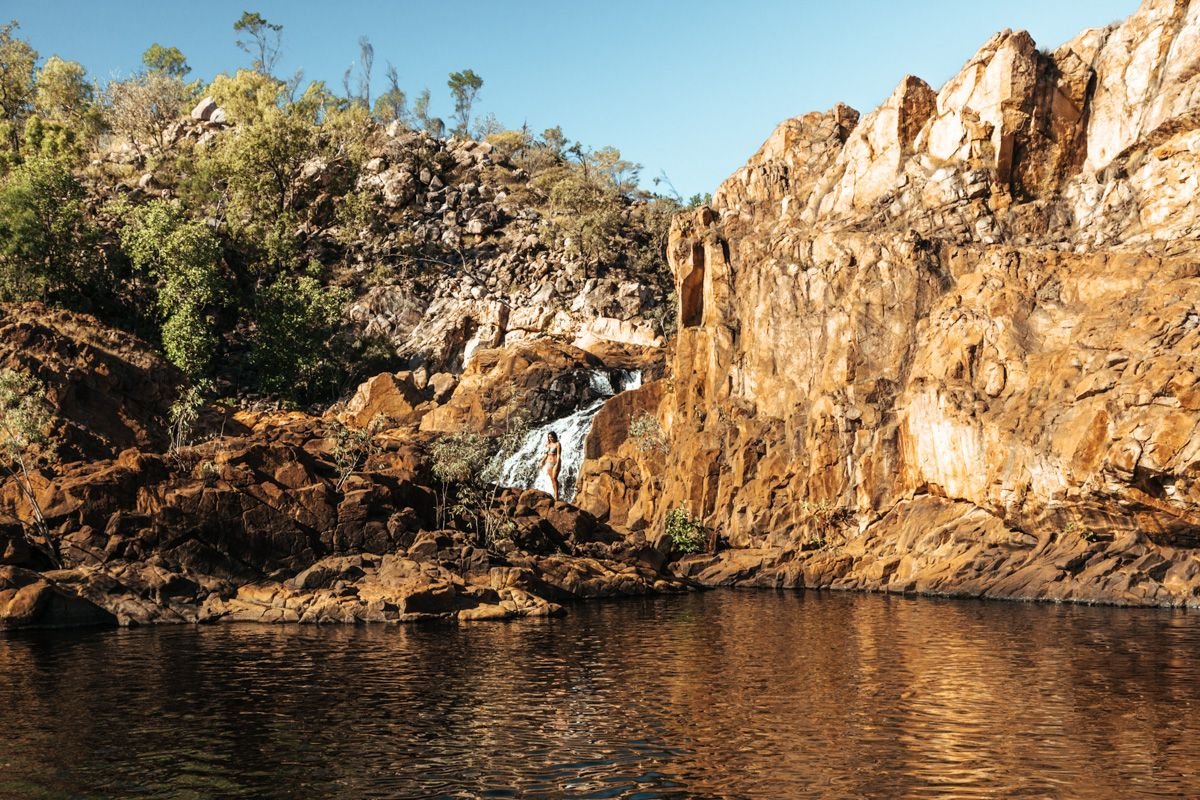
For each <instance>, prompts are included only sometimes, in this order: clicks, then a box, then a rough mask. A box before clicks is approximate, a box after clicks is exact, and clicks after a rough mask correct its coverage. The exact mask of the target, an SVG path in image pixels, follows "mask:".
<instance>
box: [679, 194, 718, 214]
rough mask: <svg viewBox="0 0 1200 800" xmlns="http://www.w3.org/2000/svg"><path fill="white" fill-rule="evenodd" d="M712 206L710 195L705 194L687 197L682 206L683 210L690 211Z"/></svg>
mask: <svg viewBox="0 0 1200 800" xmlns="http://www.w3.org/2000/svg"><path fill="white" fill-rule="evenodd" d="M708 205H712V193H711V192H705V193H704V194H694V195H692V196H691V197H689V198H688V199H687V200H686V201H685V202H684V204H683V207H684V208H685V209H688V210H691V209H694V208H700V207H701V206H708Z"/></svg>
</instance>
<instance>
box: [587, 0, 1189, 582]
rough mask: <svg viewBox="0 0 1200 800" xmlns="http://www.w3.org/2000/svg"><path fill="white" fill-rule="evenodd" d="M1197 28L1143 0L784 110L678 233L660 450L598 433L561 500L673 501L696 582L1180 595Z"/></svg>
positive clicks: (638, 515) (603, 503)
mask: <svg viewBox="0 0 1200 800" xmlns="http://www.w3.org/2000/svg"><path fill="white" fill-rule="evenodd" d="M1198 37H1200V6H1198V5H1195V4H1189V3H1188V2H1186V1H1185V0H1179V1H1178V2H1176V1H1174V0H1147V2H1145V3H1144V4H1143V5H1142V7H1141V8H1140V9H1139V10H1138V12H1137V13H1136V14H1134V15H1133V16H1132V17H1131V18H1130V19H1129V20H1127V21H1126V22H1125V23H1123V24H1121V25H1119V26H1114V27H1110V28H1108V29H1104V30H1093V31H1087V32H1085V33H1084V34H1082V35H1080V36H1079V37H1077V38H1076V39H1074V40H1072V41H1071V42H1069V43H1067V44H1065V45H1063V46H1062V47H1060V48H1058V49H1057V50H1055V51H1054V52H1053V53H1043V52H1040V51H1038V49H1037V48H1036V45H1035V44H1034V42H1033V40H1032V39H1031V38H1030V37H1029V36H1028V34H1026V33H1023V32H1017V33H1013V32H1009V31H1005V32H1003V33H1001V34H998V35H997V36H995V37H993V38H992V39H991V40H990V41H989V42H987V43H986V44H985V45H984V46H983V47H982V48H981V49H980V51H979V52H978V53H977V54H976V56H975V57H974V58H973V59H971V61H970V62H969V63H968V64H967V65H966V66H965V67H964V68H963V70H962V71H961V72H960V73H959V74H958V75H957V76H955V77H954V78H953V79H952V80H950V81H949V82H948V83H947V84H946V85H945V86H943V87H942V88H941V89H940V90H939V91H938V92H936V93H935V92H934V91H933V90H932V89H931V88H930V87H928V86H927V85H926V84H924V83H923V82H922V81H920V80H919V79H916V78H912V77H909V78H905V79H904V81H902V82H901V84H900V85H899V87H898V88H897V89H896V91H895V92H894V93H893V94H892V96H891V97H890V98H889V99H888V100H887V101H886V102H885V103H884V105H883V106H881V107H880V108H879V109H877V110H876V111H874V112H872V113H870V114H867V115H865V116H863V117H862V118H861V119H860V118H859V116H858V114H857V113H856V112H854V111H853V110H851V109H848V108H846V107H844V106H839V107H837V108H835V109H833V110H831V111H830V112H828V113H826V114H810V115H807V116H805V117H800V118H797V119H795V120H789V121H788V122H785V123H783V125H781V126H780V127H779V128H778V129H777V130H776V131H775V133H774V134H772V136H771V137H770V139H768V141H767V142H766V144H764V145H763V147H762V149H760V151H759V152H758V153H756V154H755V155H754V156H753V157H752V158H751V159H750V161H749V162H748V163H747V165H746V166H745V167H743V168H742V169H741V170H739V171H738V172H737V173H736V174H735V175H733V176H732V177H731V178H730V179H729V180H727V181H726V182H725V183H724V184H723V185H722V186H721V187H720V188H719V189H718V191H717V192H716V193H715V195H714V199H713V204H712V208H710V209H707V208H706V209H702V210H700V211H698V212H696V213H694V214H692V215H687V216H683V217H681V218H679V219H677V220H676V223H675V226H674V228H673V231H672V235H671V241H670V252H669V256H670V260H671V264H672V268H673V270H674V272H675V275H676V280H677V286H678V296H679V298H680V306H679V319H680V333H679V336H678V339H677V341H676V342H675V345H674V354H673V360H672V362H671V366H672V369H671V372H672V378H671V380H670V381H668V382H664V383H663V384H662V385H660V386H648V387H646V388H644V389H643V390H641V391H642V392H643V393H645V394H646V395H647V396H648V397H649V396H650V395H652V394H654V395H657V397H656V398H655V402H654V403H653V404H652V405H653V406H654V408H655V411H654V413H655V414H656V415H657V419H658V421H659V424H660V425H661V427H662V428H663V430H664V431H665V435H666V439H667V442H668V446H667V447H666V448H663V449H657V448H652V449H651V450H650V451H647V449H646V448H645V447H638V446H637V443H635V442H633V441H632V440H630V439H629V438H628V437H627V432H626V431H624V430H622V424H621V423H617V424H610V425H608V426H607V428H606V432H605V433H603V434H597V436H606V437H607V440H608V441H610V442H611V443H612V446H613V447H614V448H615V450H614V451H613V452H612V453H609V454H606V455H605V456H604V458H605V459H607V460H606V461H605V462H604V463H603V464H601V463H600V460H599V459H593V460H592V461H591V462H589V463H588V464H587V465H585V468H584V475H585V485H584V488H583V490H582V491H581V494H580V502H581V504H582V505H583V506H584V507H586V508H591V509H592V510H594V511H596V512H597V513H601V514H602V515H607V517H608V518H610V519H612V520H613V521H614V522H619V523H623V524H629V525H630V526H632V527H634V528H642V527H647V526H649V527H651V528H652V529H657V526H658V525H660V524H661V520H662V517H663V515H664V514H665V512H666V511H667V510H668V509H670V508H672V507H675V506H676V505H679V504H682V503H687V504H688V505H689V506H690V508H691V510H692V511H693V512H694V513H696V514H698V515H700V516H701V517H702V518H703V519H704V520H705V522H706V523H707V524H708V525H710V526H713V527H715V528H717V529H718V530H719V532H720V533H721V535H722V536H723V537H724V539H725V540H727V541H728V543H729V544H730V545H732V547H733V548H737V549H739V550H740V551H734V552H732V553H731V554H726V555H724V556H722V557H720V558H716V559H714V558H712V557H705V558H700V559H692V560H691V561H690V562H689V566H687V570H688V571H689V572H690V573H691V574H694V575H697V576H699V577H701V578H702V579H703V580H707V581H710V582H726V581H753V582H759V583H766V584H770V585H776V584H781V583H782V584H785V585H821V586H828V585H832V586H846V587H850V586H853V587H862V588H882V589H895V590H909V589H918V590H923V591H934V592H948V593H968V594H993V595H999V596H1020V597H1053V598H1060V599H1085V600H1109V601H1115V602H1138V603H1146V602H1150V603H1190V604H1197V603H1200V551H1198V550H1195V549H1194V548H1196V547H1197V546H1200V488H1197V486H1196V485H1195V478H1196V475H1197V472H1200V432H1198V431H1197V423H1200V416H1198V414H1197V412H1198V411H1200V404H1198V400H1197V397H1198V395H1197V389H1196V388H1195V386H1196V382H1197V380H1198V378H1200V358H1198V357H1197V348H1198V347H1200V332H1197V329H1198V328H1200V311H1198V308H1200V306H1198V303H1200V280H1197V278H1198V277H1200V272H1198V270H1197V267H1196V262H1195V253H1196V252H1197V250H1198V248H1197V241H1196V240H1197V232H1198V231H1200V220H1198V219H1197V213H1200V212H1198V210H1197V208H1198V206H1197V204H1196V202H1195V195H1196V187H1197V180H1198V178H1200V161H1198V158H1200V156H1198V153H1200V46H1197V43H1198V41H1200V39H1198ZM658 398H661V399H658ZM626 402H628V401H626ZM623 436H624V439H623ZM588 476H590V479H589V477H588ZM601 476H603V477H601Z"/></svg>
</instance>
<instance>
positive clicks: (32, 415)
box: [0, 368, 59, 564]
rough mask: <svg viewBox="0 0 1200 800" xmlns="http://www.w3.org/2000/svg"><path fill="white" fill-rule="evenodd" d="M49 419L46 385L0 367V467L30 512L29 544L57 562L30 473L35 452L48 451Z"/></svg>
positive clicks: (50, 418) (15, 371) (56, 554)
mask: <svg viewBox="0 0 1200 800" xmlns="http://www.w3.org/2000/svg"><path fill="white" fill-rule="evenodd" d="M51 421H52V416H51V414H50V405H49V403H47V401H46V387H45V386H44V385H43V384H42V382H41V381H39V380H38V379H37V378H35V377H34V376H32V375H30V374H28V373H25V372H18V371H17V370H14V369H8V368H5V369H0V467H3V469H4V471H5V472H7V473H8V474H9V476H10V477H12V478H13V479H14V480H15V482H16V485H17V489H18V491H19V492H20V493H21V495H22V497H24V499H25V501H26V503H27V504H28V505H29V507H30V509H31V510H32V512H33V517H34V529H35V531H36V532H37V535H38V538H39V539H40V543H39V542H38V541H35V540H33V539H29V542H30V544H31V545H33V546H35V547H38V548H39V549H41V550H43V552H45V553H46V555H47V556H49V557H50V559H51V560H52V561H54V562H55V564H58V563H59V556H58V551H57V549H56V548H55V546H54V542H53V540H51V538H50V534H49V529H48V527H47V525H46V519H45V517H44V516H43V514H42V508H41V505H40V504H39V503H38V500H37V493H36V492H35V491H34V487H33V480H32V474H31V468H32V463H33V459H34V458H35V457H36V455H37V453H38V452H39V451H40V452H42V453H44V454H48V453H49V451H50V441H49V437H48V436H47V435H46V433H47V430H48V429H49V427H50V423H51ZM27 538H28V537H27Z"/></svg>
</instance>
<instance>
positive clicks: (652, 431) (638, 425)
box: [629, 414, 671, 453]
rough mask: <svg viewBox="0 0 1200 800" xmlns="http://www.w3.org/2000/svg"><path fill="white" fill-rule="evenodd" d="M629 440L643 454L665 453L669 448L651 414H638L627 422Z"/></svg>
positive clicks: (664, 435) (660, 428) (656, 421)
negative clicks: (631, 440)
mask: <svg viewBox="0 0 1200 800" xmlns="http://www.w3.org/2000/svg"><path fill="white" fill-rule="evenodd" d="M629 438H631V439H633V442H634V444H636V445H637V449H638V450H639V451H641V452H643V453H651V452H657V453H666V452H668V451H670V449H671V447H670V445H669V444H668V443H667V436H666V434H665V433H664V432H663V429H662V426H661V425H660V424H659V422H658V417H656V416H654V415H653V414H639V415H637V416H636V417H634V418H633V419H632V420H631V421H630V422H629Z"/></svg>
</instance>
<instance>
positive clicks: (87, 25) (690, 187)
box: [0, 0, 1137, 195]
mask: <svg viewBox="0 0 1200 800" xmlns="http://www.w3.org/2000/svg"><path fill="white" fill-rule="evenodd" d="M1136 7H1137V2H1136V0H1089V2H1087V3H1080V2H1077V0H970V1H969V2H964V1H963V0H914V1H913V2H883V1H882V0H876V1H873V2H872V1H870V0H842V1H841V2H813V1H811V0H790V1H789V0H727V1H726V2H717V1H716V0H578V2H572V1H571V0H559V1H558V2H551V1H550V0H519V1H518V0H507V1H502V0H457V2H450V1H449V0H446V1H444V2H436V1H435V0H424V2H417V1H416V0H391V2H387V1H385V0H341V2H338V3H329V2H315V0H236V1H235V2H228V1H227V0H206V1H205V2H188V1H185V0H106V2H97V1H96V0H0V19H8V18H15V19H17V21H18V22H20V24H21V29H22V34H23V35H24V36H25V37H26V38H27V39H29V40H30V41H31V42H32V43H33V45H34V47H36V48H37V49H38V51H39V52H40V53H41V54H42V55H43V56H49V55H52V54H57V55H60V56H62V57H64V58H69V59H73V60H76V61H80V62H82V63H83V64H84V65H85V66H86V67H87V68H88V69H89V70H90V71H91V73H92V74H93V75H94V76H95V77H97V78H100V79H108V78H110V77H112V76H114V75H121V74H126V75H127V74H129V73H130V72H132V71H133V70H135V69H137V68H138V67H139V66H140V57H141V53H142V51H143V50H145V48H146V47H147V46H149V45H150V44H151V43H153V42H160V43H162V44H164V45H173V46H176V47H178V48H180V49H181V50H182V51H183V52H184V53H185V54H186V55H187V56H188V60H189V62H190V63H191V64H192V66H193V69H194V71H193V76H198V77H203V78H211V77H212V76H213V75H214V74H216V73H217V72H221V71H225V70H232V69H234V68H236V67H237V66H239V65H244V64H247V63H248V57H247V56H246V55H245V54H244V53H242V52H241V51H240V50H238V49H237V47H236V46H235V45H234V39H235V34H234V32H233V30H232V25H233V22H234V20H236V19H237V18H238V17H239V16H240V15H241V12H242V11H243V10H256V11H259V12H260V13H261V14H263V16H265V17H266V18H267V19H268V20H270V21H272V22H278V23H281V24H283V26H284V38H283V51H284V55H283V61H282V64H281V67H280V72H281V73H286V74H291V73H292V72H294V71H295V70H296V69H298V68H303V69H304V70H305V74H306V76H307V77H308V78H320V79H323V80H326V81H327V82H328V83H330V85H331V86H333V87H335V88H337V89H338V90H339V91H340V87H341V76H342V73H343V72H344V71H345V69H346V67H347V66H348V65H350V64H351V63H352V62H354V60H355V59H356V58H357V55H358V44H357V43H358V38H359V37H360V36H363V35H366V36H368V37H369V38H370V39H371V42H372V44H374V46H375V53H376V56H375V57H376V68H375V74H376V80H375V88H376V90H378V88H379V86H380V85H381V84H382V80H383V68H384V63H385V61H389V60H390V61H391V62H392V63H393V64H395V65H396V68H397V69H398V70H399V72H400V77H401V82H402V83H403V84H404V86H405V88H406V90H407V91H408V92H409V95H410V96H412V95H415V94H416V92H417V91H419V90H420V89H421V88H422V87H425V86H428V87H429V88H430V89H431V90H432V91H433V93H434V108H433V111H434V112H435V113H438V114H440V115H442V116H449V112H450V110H451V104H450V101H449V100H448V98H447V92H446V88H445V87H446V75H447V73H449V72H450V71H451V70H457V69H464V68H467V67H470V68H472V69H474V70H475V71H476V72H478V73H479V74H480V75H481V76H482V77H483V79H484V87H483V90H482V92H481V93H480V99H479V102H478V110H479V111H480V112H488V111H490V112H492V113H494V114H496V116H497V117H499V119H500V120H501V121H502V122H503V123H505V124H506V125H508V126H510V127H519V126H520V125H521V124H522V123H523V122H528V123H529V125H530V127H531V128H533V129H535V130H538V131H540V130H542V129H544V128H546V127H548V126H551V125H561V126H562V128H563V131H564V132H565V133H566V134H567V136H568V137H570V138H572V139H577V140H580V141H582V142H584V143H585V144H587V145H591V146H594V147H599V146H601V145H606V144H611V145H614V146H616V147H618V148H620V149H621V151H622V153H623V154H624V155H625V156H626V157H627V158H630V159H632V160H635V161H637V162H639V163H641V164H643V165H644V167H645V168H644V170H643V182H644V183H648V182H649V179H650V178H653V177H654V176H656V175H659V174H660V172H665V173H666V174H667V176H668V177H669V178H670V180H671V182H672V183H673V184H674V186H675V187H676V189H677V190H678V191H679V192H680V193H682V194H684V195H690V194H692V193H693V192H707V191H712V190H713V189H714V188H715V187H716V185H717V184H718V183H720V182H721V181H722V180H723V179H724V178H725V177H726V176H728V175H729V174H730V173H731V172H733V171H734V170H735V169H737V168H738V167H739V166H740V165H741V164H742V163H743V162H744V161H745V159H746V158H747V157H748V156H749V155H750V154H751V153H753V152H754V151H755V150H756V149H757V148H758V146H759V144H761V143H762V141H763V140H764V139H765V138H766V137H767V135H768V134H770V132H771V130H772V129H773V128H774V126H775V125H776V124H778V123H779V122H780V121H781V120H783V119H786V118H788V117H791V116H795V115H798V114H802V113H805V112H807V111H812V110H818V109H826V108H829V107H830V106H832V105H833V104H834V103H836V102H838V101H842V102H846V103H849V104H850V105H852V106H854V107H855V108H857V109H859V110H860V111H863V112H865V111H869V110H870V109H871V108H873V107H875V106H876V105H878V104H879V103H880V102H881V101H883V100H884V99H885V98H886V97H887V96H888V94H890V92H891V90H892V89H893V88H894V87H895V85H896V84H897V83H898V82H899V81H900V78H901V77H903V76H904V75H905V74H907V73H912V74H915V75H918V76H920V77H922V78H924V79H925V80H927V81H928V82H929V83H930V84H932V85H933V86H934V87H935V88H936V87H938V86H940V85H941V84H942V83H943V82H944V81H945V80H947V79H948V78H950V77H951V76H952V75H954V73H955V72H957V71H958V69H959V67H960V66H961V65H962V64H963V63H964V62H965V61H966V60H967V59H968V58H970V56H971V55H972V54H973V53H974V52H975V51H976V50H977V49H978V47H979V46H980V45H981V44H982V43H983V42H984V41H985V40H986V39H987V38H988V37H989V36H990V35H991V34H992V33H994V32H995V31H997V30H1000V29H1002V28H1006V27H1008V28H1013V29H1018V28H1024V29H1026V30H1028V31H1030V33H1031V34H1032V35H1033V37H1034V38H1035V39H1036V40H1037V42H1038V44H1039V45H1042V46H1049V47H1051V48H1053V47H1056V46H1057V45H1059V44H1060V43H1062V42H1063V41H1066V40H1067V39H1070V38H1071V37H1073V36H1074V35H1075V34H1076V33H1078V32H1079V31H1080V30H1082V29H1083V28H1086V27H1094V26H1103V25H1107V24H1108V23H1110V22H1113V21H1116V20H1119V19H1122V18H1124V17H1126V16H1128V15H1129V14H1131V13H1132V12H1133V11H1134V10H1135V9H1136Z"/></svg>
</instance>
